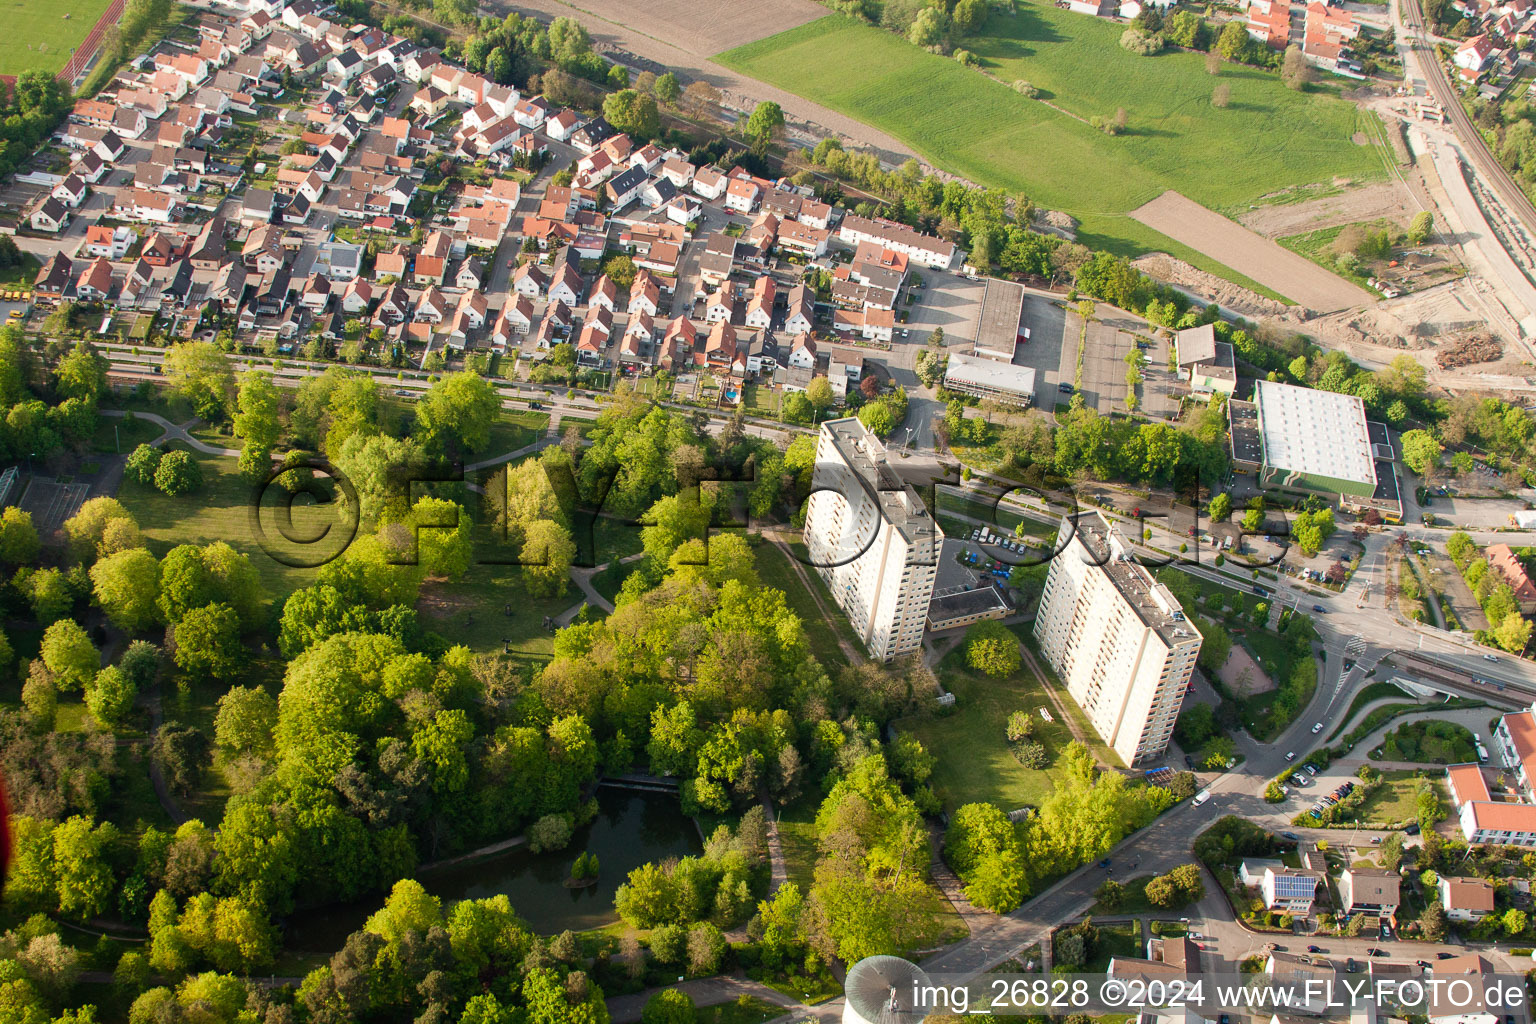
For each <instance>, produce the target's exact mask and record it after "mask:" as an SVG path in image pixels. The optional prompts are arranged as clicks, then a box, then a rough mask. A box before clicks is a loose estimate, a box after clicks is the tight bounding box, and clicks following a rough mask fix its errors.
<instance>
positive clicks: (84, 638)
mask: <svg viewBox="0 0 1536 1024" xmlns="http://www.w3.org/2000/svg"><path fill="white" fill-rule="evenodd" d="M41 653H42V656H43V664H44V665H46V666H48V671H49V672H51V673H53V678H54V680H55V683H56V684H57V686H58V688H59V689H60V690H64V691H66V692H67V691H70V690H79V689H83V688H84V687H85V686H86V684H88V683H89V682H90V681H91V680H93V679H95V678H96V673H97V671H99V670H100V668H101V652H99V651H97V650H96V645H95V644H93V643H91V638H90V637H89V636H88V635H87V634H86V632H85V630H84V629H82V628H80V624H79V623H77V622H75V620H74V619H60V620H59V621H58V622H55V623H54V624H53V625H51V626H49V627H48V628H47V630H45V631H44V633H43V642H42V647H41Z"/></svg>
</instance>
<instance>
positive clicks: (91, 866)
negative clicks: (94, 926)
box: [53, 815, 118, 920]
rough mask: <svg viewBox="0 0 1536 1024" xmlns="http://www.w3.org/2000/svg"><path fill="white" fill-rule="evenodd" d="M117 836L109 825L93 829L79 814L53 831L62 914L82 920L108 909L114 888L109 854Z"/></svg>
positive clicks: (96, 826)
mask: <svg viewBox="0 0 1536 1024" xmlns="http://www.w3.org/2000/svg"><path fill="white" fill-rule="evenodd" d="M117 837H118V833H117V829H116V827H115V826H113V825H112V824H111V823H110V822H102V823H101V824H100V825H94V826H93V825H92V824H91V820H90V819H89V818H83V817H81V816H79V815H75V816H74V817H72V818H70V819H68V820H67V821H65V822H63V823H62V824H61V825H59V826H58V827H57V828H55V829H54V830H53V867H54V872H55V874H56V877H57V879H58V883H57V887H58V897H59V913H61V914H63V915H64V916H65V917H70V918H75V919H76V920H83V919H85V918H88V917H95V916H96V915H98V914H101V913H103V912H104V911H105V910H106V909H107V906H108V905H109V901H110V899H111V897H112V891H113V889H114V888H115V883H114V880H113V878H112V866H111V861H110V858H109V853H110V851H111V849H112V847H113V844H115V843H116V842H117Z"/></svg>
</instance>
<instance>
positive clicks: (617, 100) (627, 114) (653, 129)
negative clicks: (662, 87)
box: [603, 89, 661, 142]
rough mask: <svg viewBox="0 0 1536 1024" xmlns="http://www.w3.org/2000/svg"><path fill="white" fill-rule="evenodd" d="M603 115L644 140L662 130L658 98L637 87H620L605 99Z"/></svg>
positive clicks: (626, 132) (626, 131)
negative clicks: (657, 106)
mask: <svg viewBox="0 0 1536 1024" xmlns="http://www.w3.org/2000/svg"><path fill="white" fill-rule="evenodd" d="M603 117H605V118H606V119H607V120H608V123H609V124H611V125H613V126H614V127H615V128H617V129H618V130H619V131H621V132H624V133H625V134H627V135H630V136H632V137H634V138H635V139H636V140H637V141H640V142H644V141H646V140H648V139H653V138H655V137H656V136H657V135H658V134H660V132H661V115H660V114H659V113H658V112H657V110H656V98H655V97H654V96H647V95H646V94H644V93H642V92H639V91H637V90H635V89H620V90H618V91H617V92H612V93H609V94H608V97H607V98H606V99H604V100H603Z"/></svg>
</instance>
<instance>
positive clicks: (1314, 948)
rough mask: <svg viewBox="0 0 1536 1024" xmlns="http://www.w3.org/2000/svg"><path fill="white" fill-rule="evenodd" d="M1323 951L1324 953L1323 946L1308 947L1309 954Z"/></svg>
mask: <svg viewBox="0 0 1536 1024" xmlns="http://www.w3.org/2000/svg"><path fill="white" fill-rule="evenodd" d="M1322 951H1323V947H1322V946H1308V947H1307V952H1308V953H1321V952H1322Z"/></svg>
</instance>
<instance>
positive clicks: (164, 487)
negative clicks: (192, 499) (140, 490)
mask: <svg viewBox="0 0 1536 1024" xmlns="http://www.w3.org/2000/svg"><path fill="white" fill-rule="evenodd" d="M201 486H203V471H202V468H201V467H200V466H198V464H197V462H196V460H194V459H193V458H192V455H191V453H190V452H183V451H174V452H166V453H165V456H164V457H163V458H162V459H161V460H160V465H159V467H158V468H156V470H155V487H156V488H158V489H159V490H160V491H162V492H164V493H165V494H167V495H169V496H170V497H172V498H176V497H180V496H181V495H183V494H188V493H190V492H192V491H195V490H197V489H198V488H199V487H201Z"/></svg>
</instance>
